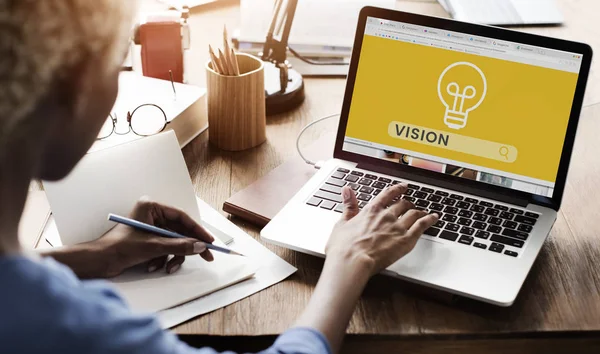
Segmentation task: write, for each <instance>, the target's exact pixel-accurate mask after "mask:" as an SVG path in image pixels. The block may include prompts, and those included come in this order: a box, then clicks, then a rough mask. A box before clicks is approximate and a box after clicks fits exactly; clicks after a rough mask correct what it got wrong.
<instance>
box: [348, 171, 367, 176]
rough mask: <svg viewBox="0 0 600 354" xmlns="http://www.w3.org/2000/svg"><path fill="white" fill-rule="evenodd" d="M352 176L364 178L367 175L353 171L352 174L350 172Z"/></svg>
mask: <svg viewBox="0 0 600 354" xmlns="http://www.w3.org/2000/svg"><path fill="white" fill-rule="evenodd" d="M350 174H351V175H355V176H359V177H362V176H364V175H365V174H364V173H362V172H360V171H352V172H350Z"/></svg>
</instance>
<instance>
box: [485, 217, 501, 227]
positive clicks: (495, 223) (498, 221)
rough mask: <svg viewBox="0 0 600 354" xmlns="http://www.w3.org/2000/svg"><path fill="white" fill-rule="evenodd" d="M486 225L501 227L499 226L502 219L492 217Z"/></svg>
mask: <svg viewBox="0 0 600 354" xmlns="http://www.w3.org/2000/svg"><path fill="white" fill-rule="evenodd" d="M488 223H489V224H492V225H501V224H502V219H500V218H494V217H491V218H490V219H489V220H488Z"/></svg>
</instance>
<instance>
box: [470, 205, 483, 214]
mask: <svg viewBox="0 0 600 354" xmlns="http://www.w3.org/2000/svg"><path fill="white" fill-rule="evenodd" d="M470 210H471V211H474V212H476V213H483V211H484V210H485V207H482V206H481V205H473V206H472V207H471V209H470Z"/></svg>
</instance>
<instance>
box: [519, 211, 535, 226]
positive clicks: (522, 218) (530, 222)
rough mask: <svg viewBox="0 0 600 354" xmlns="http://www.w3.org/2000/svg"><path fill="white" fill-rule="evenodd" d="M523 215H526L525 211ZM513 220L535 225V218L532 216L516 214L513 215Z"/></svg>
mask: <svg viewBox="0 0 600 354" xmlns="http://www.w3.org/2000/svg"><path fill="white" fill-rule="evenodd" d="M525 215H527V213H525ZM515 221H516V222H520V223H522V224H525V225H530V226H533V225H535V222H536V221H537V220H536V219H533V218H528V217H526V216H521V215H517V216H515Z"/></svg>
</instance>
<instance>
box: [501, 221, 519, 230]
mask: <svg viewBox="0 0 600 354" xmlns="http://www.w3.org/2000/svg"><path fill="white" fill-rule="evenodd" d="M502 226H504V227H506V228H507V229H516V228H517V223H516V222H514V221H510V220H506V221H505V222H504V224H502Z"/></svg>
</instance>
